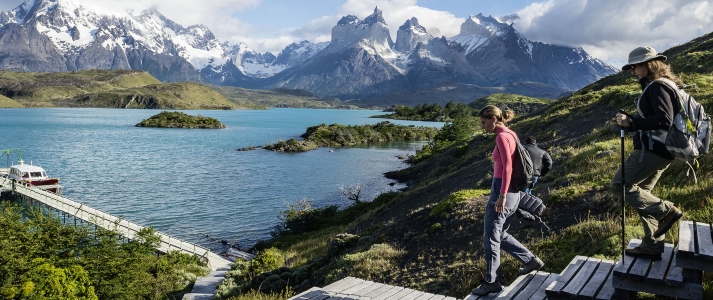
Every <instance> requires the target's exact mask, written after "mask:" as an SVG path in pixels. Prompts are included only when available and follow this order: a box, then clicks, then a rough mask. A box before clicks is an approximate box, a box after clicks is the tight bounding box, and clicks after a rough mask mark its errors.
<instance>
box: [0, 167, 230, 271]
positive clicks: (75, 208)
mask: <svg viewBox="0 0 713 300" xmlns="http://www.w3.org/2000/svg"><path fill="white" fill-rule="evenodd" d="M0 186H2V187H6V188H8V187H11V188H12V191H13V192H14V193H16V194H20V195H23V196H26V197H28V198H30V199H32V200H35V201H39V202H41V203H42V204H44V205H46V206H48V207H51V208H53V209H56V210H59V211H62V212H64V213H66V214H68V215H70V216H73V217H74V218H75V219H79V220H83V221H85V222H88V223H91V224H94V225H95V226H98V227H101V228H104V229H106V230H112V231H116V232H117V233H119V234H120V235H121V236H123V237H125V238H128V239H134V238H135V237H136V234H137V233H138V232H139V231H141V230H142V229H144V226H141V225H138V224H136V223H133V222H130V221H127V220H125V219H123V218H119V217H116V216H113V215H111V214H109V213H106V212H103V211H101V210H98V209H95V208H92V207H89V206H87V205H84V204H82V203H79V202H76V201H73V200H71V199H69V198H66V197H63V196H60V195H57V194H54V193H52V192H48V191H45V190H43V189H40V188H37V187H34V186H32V185H28V184H27V183H24V182H18V181H12V180H10V179H9V178H6V177H0ZM156 235H158V236H159V237H160V239H161V242H160V244H159V246H158V247H157V249H156V250H158V251H160V252H163V253H167V252H168V251H171V250H179V251H181V252H183V253H188V254H192V255H197V256H199V257H203V258H205V259H206V261H207V262H208V266H209V267H210V268H211V269H213V270H221V269H229V268H230V265H232V262H231V261H229V260H227V259H225V258H223V257H222V256H220V255H218V254H215V253H213V252H211V251H210V250H209V249H207V248H205V247H202V246H199V245H196V244H194V243H190V242H185V241H182V240H180V239H178V238H176V237H172V236H170V235H167V234H163V233H160V232H158V231H156Z"/></svg>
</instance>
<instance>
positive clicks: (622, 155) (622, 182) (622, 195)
mask: <svg viewBox="0 0 713 300" xmlns="http://www.w3.org/2000/svg"><path fill="white" fill-rule="evenodd" d="M619 113H620V114H623V115H627V113H626V112H625V111H624V110H623V109H620V110H619ZM624 163H625V158H624V127H623V126H622V127H621V263H622V264H624V260H625V257H626V255H625V252H624V250H625V249H626V242H625V239H626V238H625V237H624V236H625V235H626V234H625V232H626V224H625V217H624V214H625V212H626V210H625V208H624V197H625V195H626V186H625V183H626V180H625V179H624V178H625V176H624V175H625V172H624V171H625V168H624V167H625V166H624Z"/></svg>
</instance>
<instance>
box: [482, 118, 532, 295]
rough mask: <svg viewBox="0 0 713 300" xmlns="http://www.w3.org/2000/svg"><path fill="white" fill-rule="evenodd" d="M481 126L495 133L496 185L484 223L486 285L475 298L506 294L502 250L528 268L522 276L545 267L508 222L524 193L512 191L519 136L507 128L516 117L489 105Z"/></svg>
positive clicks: (494, 178) (525, 268)
mask: <svg viewBox="0 0 713 300" xmlns="http://www.w3.org/2000/svg"><path fill="white" fill-rule="evenodd" d="M479 115H480V125H481V126H482V127H483V129H485V131H486V132H488V133H495V134H496V135H495V149H493V154H492V157H493V162H495V171H494V172H493V184H492V187H491V188H490V200H489V201H488V204H487V206H486V208H485V217H484V220H483V225H484V226H483V227H484V228H483V229H484V230H483V248H484V250H485V264H486V272H485V281H484V282H483V284H481V285H480V286H479V287H477V288H474V289H473V290H472V293H473V294H475V295H487V294H489V293H494V292H499V291H501V290H502V286H501V285H500V278H498V274H499V272H498V270H499V269H500V250H501V249H502V250H504V251H505V252H507V253H509V254H510V255H512V256H513V257H515V258H516V259H517V260H519V261H520V262H522V263H523V264H524V265H525V267H524V268H521V269H520V270H519V272H520V274H527V273H530V272H532V271H535V270H539V269H540V268H542V267H543V266H544V265H545V264H544V263H543V262H542V260H540V259H539V258H537V257H536V256H535V255H534V254H532V252H530V250H527V248H525V247H524V246H523V245H522V244H521V243H520V242H518V241H517V240H516V239H515V238H514V237H513V236H511V235H510V234H508V233H507V228H508V224H507V223H506V221H507V218H508V217H510V216H511V215H512V214H513V213H515V210H517V205H518V203H519V202H520V193H519V191H518V190H517V189H515V188H509V186H510V176H511V175H512V167H513V156H514V155H515V151H516V147H517V144H516V140H517V135H516V134H515V132H513V131H512V130H510V129H509V128H507V126H506V124H507V122H508V121H510V120H512V118H513V117H514V116H515V114H514V113H513V112H512V111H511V110H506V111H504V112H503V111H501V110H500V109H499V108H497V107H495V106H492V105H488V106H486V107H484V108H483V109H482V110H480V114H479Z"/></svg>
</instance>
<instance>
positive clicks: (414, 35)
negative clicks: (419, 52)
mask: <svg viewBox="0 0 713 300" xmlns="http://www.w3.org/2000/svg"><path fill="white" fill-rule="evenodd" d="M432 38H433V37H432V36H431V35H430V34H428V32H426V28H424V27H423V26H421V25H420V24H418V19H416V18H415V17H414V18H411V19H409V20H407V21H406V23H404V25H401V27H399V30H398V31H397V32H396V43H395V44H394V50H395V51H398V52H409V51H411V50H413V49H415V48H416V46H417V45H418V43H423V44H428V41H429V40H431V39H432Z"/></svg>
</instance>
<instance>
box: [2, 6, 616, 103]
mask: <svg viewBox="0 0 713 300" xmlns="http://www.w3.org/2000/svg"><path fill="white" fill-rule="evenodd" d="M76 1H77V0H26V1H25V2H24V3H22V4H21V5H20V6H18V7H17V8H15V9H13V10H11V11H6V12H0V69H5V70H15V71H34V72H38V71H39V72H58V71H59V72H61V71H73V70H86V69H134V70H145V71H148V72H149V73H151V74H152V75H154V76H155V77H156V78H158V79H160V80H162V81H198V82H210V83H213V84H216V85H232V86H240V87H248V88H277V87H281V88H292V89H304V90H307V91H310V92H312V93H314V94H316V95H318V96H321V97H341V98H345V99H361V98H366V97H377V96H384V95H387V94H390V93H394V92H403V91H417V90H420V89H424V88H427V87H429V86H433V85H437V84H442V83H447V82H451V83H455V84H470V85H477V86H482V87H503V89H506V90H507V87H508V86H516V85H515V84H513V83H516V82H535V83H539V84H544V85H550V86H552V88H551V89H550V90H552V91H556V90H558V89H560V90H562V91H563V92H564V91H566V90H574V89H578V88H580V87H582V86H584V85H586V84H588V83H590V82H592V81H595V80H597V79H599V78H601V77H603V76H606V75H608V74H611V73H613V72H615V71H616V69H614V68H612V67H610V66H608V65H606V64H604V63H602V62H601V61H599V60H597V59H595V58H592V57H591V56H589V55H588V54H587V53H586V52H584V50H582V49H581V48H569V47H562V46H553V45H548V44H543V43H539V42H533V41H529V40H527V39H526V38H524V37H523V36H521V35H520V34H519V33H518V32H517V31H515V29H514V28H513V27H512V25H511V20H512V19H513V18H514V16H509V17H507V18H504V19H501V20H506V19H507V20H510V21H503V22H500V21H498V20H497V19H495V18H492V17H485V16H483V15H477V16H471V17H470V18H468V19H466V21H465V22H464V23H463V24H462V25H461V32H460V34H458V35H456V36H454V37H451V38H450V39H446V38H445V37H434V36H432V35H431V34H429V33H428V32H427V31H426V29H425V28H424V27H423V26H421V25H420V24H419V23H418V20H417V19H416V18H411V19H408V20H406V21H405V23H404V24H403V25H402V26H400V27H399V30H398V32H397V38H396V42H395V43H394V42H393V41H392V39H391V36H390V34H389V27H388V25H387V24H386V22H385V21H384V18H383V16H382V12H381V11H380V10H379V9H378V8H375V9H374V13H373V14H371V15H369V16H367V17H366V18H364V19H363V20H361V19H360V18H359V17H357V16H354V15H348V16H345V17H343V18H342V19H341V20H339V22H337V24H336V25H335V26H334V27H333V28H332V38H331V41H329V42H324V43H311V42H309V41H302V42H299V43H293V44H291V45H288V46H287V47H285V49H284V50H282V51H281V52H280V53H279V54H277V56H276V55H274V54H272V53H269V52H266V53H258V52H256V51H254V50H251V49H250V48H249V47H248V45H246V44H245V43H239V42H238V43H233V42H222V43H221V42H220V41H218V39H216V37H215V36H214V35H213V33H212V32H211V31H210V29H208V28H207V27H205V26H203V25H192V26H189V27H183V26H181V25H180V24H178V23H176V22H173V21H171V20H170V19H168V18H166V17H165V16H163V15H162V14H161V13H160V12H158V11H157V10H155V9H149V10H144V11H142V12H140V13H135V12H133V11H127V12H123V13H111V14H109V13H103V14H102V13H99V11H98V10H93V9H91V8H87V7H84V6H82V5H80V4H78V3H77V2H76Z"/></svg>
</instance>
